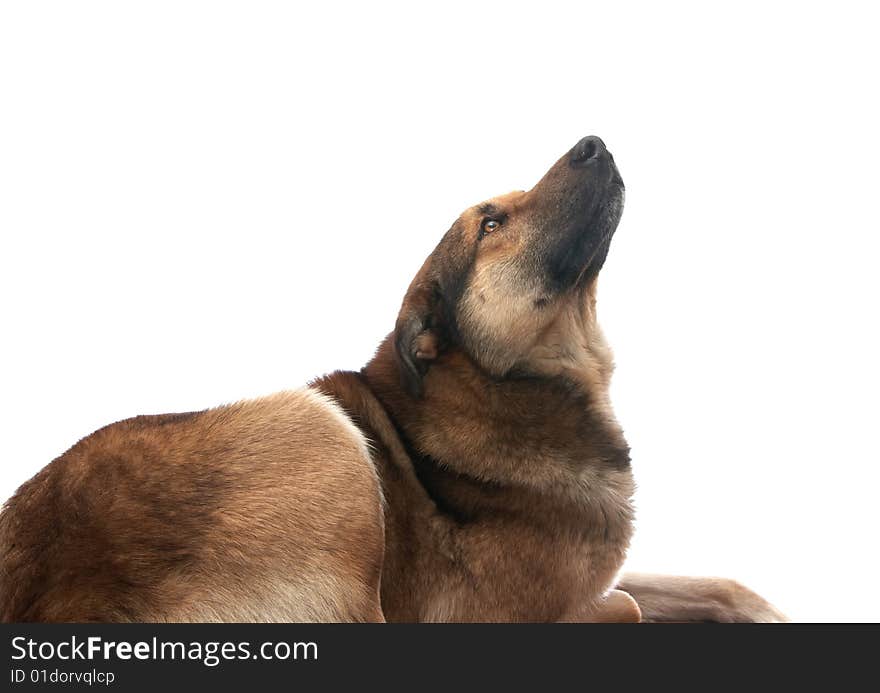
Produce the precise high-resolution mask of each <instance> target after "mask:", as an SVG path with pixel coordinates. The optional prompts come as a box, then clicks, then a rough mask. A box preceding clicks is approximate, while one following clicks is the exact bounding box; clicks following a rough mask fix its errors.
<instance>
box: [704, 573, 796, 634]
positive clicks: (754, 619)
mask: <svg viewBox="0 0 880 693" xmlns="http://www.w3.org/2000/svg"><path fill="white" fill-rule="evenodd" d="M714 597H715V603H716V608H717V620H718V621H719V622H720V623H788V621H789V619H788V617H787V616H786V615H785V614H783V613H782V612H781V611H780V610H779V609H777V608H776V607H775V606H773V605H772V604H771V603H770V602H768V601H767V600H766V599H764V598H763V597H762V596H760V595H759V594H756V593H755V592H753V591H752V590H750V589H749V588H748V587H746V586H745V585H743V584H741V583H739V582H737V581H736V580H729V579H722V580H719V581H718V582H717V593H716V594H715V595H714Z"/></svg>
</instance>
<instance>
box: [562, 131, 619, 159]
mask: <svg viewBox="0 0 880 693" xmlns="http://www.w3.org/2000/svg"><path fill="white" fill-rule="evenodd" d="M610 156H611V154H610V152H609V151H608V150H607V149H606V148H605V143H604V142H603V141H602V140H601V138H599V137H596V136H595V135H590V136H588V137H584V138H583V139H582V140H581V141H580V142H578V143H577V144H576V145H575V146H574V149H572V150H571V164H572V165H573V166H574V165H583V164H586V163H588V162H590V161H593V160H596V159H603V158H607V157H610Z"/></svg>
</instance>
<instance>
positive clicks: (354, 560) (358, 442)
mask: <svg viewBox="0 0 880 693" xmlns="http://www.w3.org/2000/svg"><path fill="white" fill-rule="evenodd" d="M383 531H384V526H383V517H382V502H381V490H380V487H379V482H378V478H377V476H376V472H375V469H374V468H373V466H372V462H371V461H370V457H369V454H368V451H367V449H366V444H365V441H364V438H363V436H362V435H361V434H360V432H359V431H358V430H357V429H356V428H355V427H354V426H353V425H352V424H351V422H350V420H349V419H348V418H347V417H346V416H345V414H343V413H342V411H341V410H340V409H339V407H338V406H336V404H334V403H333V402H332V401H331V400H330V399H329V398H327V397H325V396H323V395H320V394H318V393H317V392H315V391H313V390H310V389H303V390H297V391H291V392H284V393H280V394H278V395H274V396H272V397H268V398H264V399H260V400H254V401H246V402H240V403H238V404H234V405H230V406H226V407H221V408H218V409H212V410H208V411H204V412H196V413H190V414H175V415H167V416H141V417H137V418H134V419H129V420H126V421H121V422H119V423H116V424H112V425H110V426H107V427H106V428H103V429H101V430H99V431H97V432H95V433H93V434H92V435H90V436H88V437H87V438H85V439H83V440H82V441H80V442H79V443H78V444H77V445H75V446H74V447H73V448H71V449H70V450H69V451H67V452H66V453H65V454H64V455H62V456H61V457H59V458H58V459H56V460H55V461H54V462H52V464H50V465H49V466H47V467H46V468H45V469H43V470H42V471H41V472H40V473H39V474H37V475H36V476H35V477H34V478H33V479H31V480H30V481H28V482H27V483H25V484H24V485H23V486H22V487H21V488H20V489H19V490H18V492H17V493H16V494H15V495H14V496H13V497H12V498H11V499H10V500H9V501H8V503H7V504H6V507H5V508H4V509H3V511H2V514H0V619H2V620H3V621H18V622H22V621H80V622H82V621H210V620H225V621H236V620H237V621H253V620H266V619H267V618H268V619H270V620H287V621H291V620H292V621H296V620H324V621H327V620H330V621H332V620H381V618H382V614H381V608H380V606H379V576H380V572H381V564H382V556H383V550H384V548H383V547H384V536H383Z"/></svg>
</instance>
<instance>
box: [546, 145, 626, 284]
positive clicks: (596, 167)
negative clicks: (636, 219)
mask: <svg viewBox="0 0 880 693" xmlns="http://www.w3.org/2000/svg"><path fill="white" fill-rule="evenodd" d="M584 141H586V145H584V144H582V143H583V142H584ZM598 143H601V140H599V138H584V140H582V141H581V143H578V145H576V146H575V148H574V149H572V152H571V153H570V154H569V155H568V157H564V158H563V159H562V160H560V161H559V162H558V163H557V165H556V166H554V167H553V169H551V170H550V172H549V173H548V175H547V176H546V177H545V179H544V180H542V182H541V183H539V186H541V185H544V181H547V188H546V194H547V196H548V205H547V207H545V213H546V214H547V215H548V217H549V218H550V219H553V220H555V221H554V223H551V224H550V226H555V227H556V229H557V230H556V232H555V233H554V234H552V235H551V236H550V239H549V242H548V244H547V246H546V255H545V257H546V260H547V265H546V267H547V279H548V282H547V284H548V289H550V290H551V291H556V292H563V291H566V290H567V289H569V288H571V287H573V286H577V287H580V286H582V285H586V284H588V283H589V282H591V281H592V280H593V279H595V278H596V276H597V275H598V273H599V271H600V270H601V269H602V266H603V265H604V263H605V259H606V258H607V256H608V250H609V248H610V244H611V239H612V237H613V236H614V233H615V231H616V230H617V226H618V223H619V222H620V218H621V216H622V214H623V203H624V197H625V188H624V184H623V179H622V178H621V176H620V172H619V171H618V170H617V167H616V165H615V164H614V159H613V158H612V157H611V154H610V152H608V151H607V150H606V149H604V145H602V146H601V147H600V146H599V144H598ZM582 150H583V151H587V152H589V153H590V158H588V159H586V160H584V159H582V158H578V154H579V152H581V151H582ZM536 188H538V186H536ZM539 193H544V190H539Z"/></svg>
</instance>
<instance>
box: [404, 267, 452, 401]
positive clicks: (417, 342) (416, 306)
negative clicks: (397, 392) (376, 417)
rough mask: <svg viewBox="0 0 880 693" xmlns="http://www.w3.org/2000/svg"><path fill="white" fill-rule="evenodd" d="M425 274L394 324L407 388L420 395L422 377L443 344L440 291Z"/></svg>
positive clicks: (410, 391) (415, 282) (416, 284)
mask: <svg viewBox="0 0 880 693" xmlns="http://www.w3.org/2000/svg"><path fill="white" fill-rule="evenodd" d="M423 270H424V268H423ZM425 274H427V273H426V272H424V271H423V272H419V275H418V276H416V279H415V280H414V281H413V283H412V285H411V286H410V288H409V291H408V292H407V294H406V298H404V299H403V306H402V307H401V309H400V314H399V315H398V316H397V323H396V325H395V327H394V354H395V357H396V360H397V366H398V369H399V371H400V375H401V379H402V381H403V385H404V387H405V388H406V391H407V392H408V393H409V394H410V395H411V396H412V397H416V398H418V397H421V396H422V378H424V376H425V373H427V372H428V367H429V366H430V365H431V361H433V360H434V359H436V358H437V355H438V354H439V352H440V346H441V343H440V327H439V324H438V316H437V311H438V302H439V301H438V297H437V291H436V289H435V287H434V285H433V282H431V281H429V280H427V279H426V278H425V276H424V275H425Z"/></svg>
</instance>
